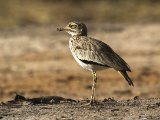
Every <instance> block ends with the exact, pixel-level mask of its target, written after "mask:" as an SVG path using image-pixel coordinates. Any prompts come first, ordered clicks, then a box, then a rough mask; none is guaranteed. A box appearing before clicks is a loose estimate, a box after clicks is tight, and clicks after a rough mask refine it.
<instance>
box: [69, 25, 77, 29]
mask: <svg viewBox="0 0 160 120" xmlns="http://www.w3.org/2000/svg"><path fill="white" fill-rule="evenodd" d="M69 27H70V28H72V29H75V28H76V27H77V25H69Z"/></svg>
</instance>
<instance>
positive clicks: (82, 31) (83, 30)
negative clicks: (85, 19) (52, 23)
mask: <svg viewBox="0 0 160 120" xmlns="http://www.w3.org/2000/svg"><path fill="white" fill-rule="evenodd" d="M57 31H66V32H67V33H69V34H70V35H72V36H87V27H86V25H85V24H84V23H81V22H69V23H68V25H67V26H66V27H64V28H57Z"/></svg>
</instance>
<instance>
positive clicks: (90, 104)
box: [81, 100, 97, 106]
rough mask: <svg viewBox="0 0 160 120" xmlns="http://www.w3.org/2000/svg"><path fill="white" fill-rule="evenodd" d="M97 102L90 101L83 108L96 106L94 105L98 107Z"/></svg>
mask: <svg viewBox="0 0 160 120" xmlns="http://www.w3.org/2000/svg"><path fill="white" fill-rule="evenodd" d="M96 103H97V102H96V101H95V100H90V101H89V102H88V103H86V104H82V105H81V106H94V105H96Z"/></svg>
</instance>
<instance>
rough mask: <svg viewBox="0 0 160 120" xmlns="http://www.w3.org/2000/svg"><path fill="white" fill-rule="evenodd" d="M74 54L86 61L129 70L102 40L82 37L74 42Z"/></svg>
mask: <svg viewBox="0 0 160 120" xmlns="http://www.w3.org/2000/svg"><path fill="white" fill-rule="evenodd" d="M73 49H74V55H75V56H76V57H77V58H78V59H80V60H85V61H88V62H94V63H97V64H100V65H104V66H109V67H111V68H114V69H115V70H125V71H131V70H130V68H129V65H128V64H127V63H126V62H125V61H124V60H123V59H122V58H121V57H120V56H119V55H118V54H116V53H115V52H114V51H113V50H112V48H111V47H110V46H109V45H107V44H105V43H104V42H102V41H99V40H95V39H93V38H88V37H85V38H84V37H83V39H82V38H81V39H80V40H79V41H78V42H77V43H75V44H74V47H73Z"/></svg>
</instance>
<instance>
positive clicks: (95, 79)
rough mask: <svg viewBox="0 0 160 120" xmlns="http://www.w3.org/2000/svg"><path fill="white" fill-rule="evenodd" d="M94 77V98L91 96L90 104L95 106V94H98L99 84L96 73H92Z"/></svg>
mask: <svg viewBox="0 0 160 120" xmlns="http://www.w3.org/2000/svg"><path fill="white" fill-rule="evenodd" d="M92 76H93V85H92V96H91V100H90V104H93V103H94V102H95V92H96V83H97V75H96V72H92Z"/></svg>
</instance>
